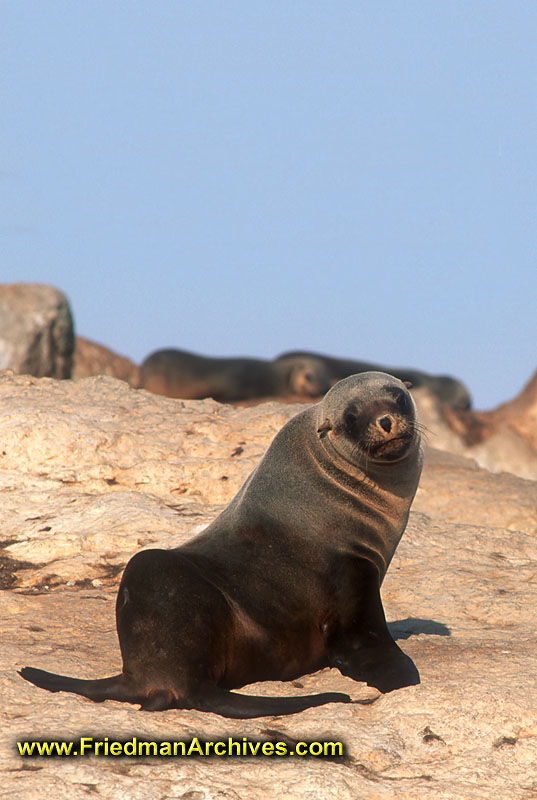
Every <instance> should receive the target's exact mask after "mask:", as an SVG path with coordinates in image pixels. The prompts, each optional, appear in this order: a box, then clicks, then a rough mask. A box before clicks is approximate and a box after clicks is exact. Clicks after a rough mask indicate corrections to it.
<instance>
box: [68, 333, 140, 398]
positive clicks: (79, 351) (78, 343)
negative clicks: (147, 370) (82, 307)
mask: <svg viewBox="0 0 537 800" xmlns="http://www.w3.org/2000/svg"><path fill="white" fill-rule="evenodd" d="M92 375H110V376H111V377H112V378H119V380H122V381H126V382H127V383H130V385H131V386H134V387H137V386H139V385H140V370H139V368H138V367H137V365H136V364H135V363H134V362H133V361H131V360H130V359H128V358H125V356H120V355H118V354H117V353H114V352H113V351H112V350H109V349H108V347H104V346H103V345H102V344H97V343H96V342H91V341H90V340H89V339H84V337H83V336H77V337H76V338H75V352H74V357H73V371H72V377H73V378H89V377H91V376H92Z"/></svg>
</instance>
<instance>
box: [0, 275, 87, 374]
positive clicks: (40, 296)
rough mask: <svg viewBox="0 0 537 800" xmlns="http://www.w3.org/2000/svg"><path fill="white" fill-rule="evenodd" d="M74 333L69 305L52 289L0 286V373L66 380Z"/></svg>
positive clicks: (27, 284)
mask: <svg viewBox="0 0 537 800" xmlns="http://www.w3.org/2000/svg"><path fill="white" fill-rule="evenodd" d="M73 348H74V333H73V319H72V316H71V310H70V308H69V302H68V300H67V298H66V297H65V295H64V294H62V292H60V291H58V289H54V288H53V287H52V286H43V285H41V284H37V283H13V284H7V285H2V286H0V369H12V370H13V371H14V372H19V373H21V374H28V375H36V376H37V377H44V376H48V377H51V378H59V379H61V378H69V377H70V376H71V367H72V360H73Z"/></svg>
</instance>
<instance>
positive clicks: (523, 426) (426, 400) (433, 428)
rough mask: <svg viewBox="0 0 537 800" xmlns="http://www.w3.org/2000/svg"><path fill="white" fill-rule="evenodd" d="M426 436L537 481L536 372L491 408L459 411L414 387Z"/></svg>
mask: <svg viewBox="0 0 537 800" xmlns="http://www.w3.org/2000/svg"><path fill="white" fill-rule="evenodd" d="M412 393H413V395H414V399H415V400H416V403H417V406H418V409H419V412H420V420H421V422H422V424H423V425H424V426H425V436H426V439H427V441H428V442H429V443H430V444H431V445H433V446H434V447H437V448H439V449H441V450H447V451H449V452H451V453H459V454H461V455H465V456H467V457H468V458H473V459H475V460H476V461H477V463H478V464H479V465H480V466H482V467H485V469H488V470H491V471H492V472H504V471H507V472H512V473H513V474H514V475H519V476H520V477H521V478H529V479H530V480H537V373H536V374H535V375H534V376H533V378H532V379H531V380H530V382H529V383H528V385H527V386H526V387H525V388H524V389H523V391H522V392H521V393H520V394H518V395H517V396H516V397H514V398H513V399H512V400H510V401H509V402H508V403H504V404H503V405H501V406H499V407H498V408H496V409H493V410H492V411H472V410H470V409H469V410H466V411H461V410H458V409H454V408H451V407H450V406H448V405H446V404H441V403H439V402H438V400H437V399H436V398H435V397H434V396H433V395H431V393H430V392H428V391H427V389H421V388H418V389H415V390H413V392H412Z"/></svg>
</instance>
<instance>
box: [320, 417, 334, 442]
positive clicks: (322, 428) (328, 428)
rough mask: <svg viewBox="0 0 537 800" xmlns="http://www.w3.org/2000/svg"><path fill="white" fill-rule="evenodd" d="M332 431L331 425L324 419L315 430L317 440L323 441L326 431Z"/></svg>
mask: <svg viewBox="0 0 537 800" xmlns="http://www.w3.org/2000/svg"><path fill="white" fill-rule="evenodd" d="M331 430H332V424H331V422H330V420H329V419H325V421H324V422H323V424H322V425H319V427H318V428H317V433H318V434H319V439H324V437H325V436H326V434H327V433H328V431H331Z"/></svg>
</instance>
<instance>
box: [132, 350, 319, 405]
mask: <svg viewBox="0 0 537 800" xmlns="http://www.w3.org/2000/svg"><path fill="white" fill-rule="evenodd" d="M331 385H332V382H331V381H330V380H329V378H328V374H327V370H326V368H325V366H324V364H323V363H322V362H321V361H319V360H318V359H311V358H309V356H307V355H306V356H302V355H299V356H296V357H295V356H291V357H290V358H288V359H285V360H283V361H281V362H280V361H267V360H264V359H260V358H209V357H207V356H201V355H197V354H196V353H189V352H187V351H186V350H176V349H167V350H157V351H156V352H154V353H152V354H151V355H149V356H148V357H147V358H146V359H145V360H144V361H143V362H142V365H141V367H140V384H139V388H142V389H147V390H148V391H150V392H153V393H154V394H163V395H166V396H167V397H178V398H179V397H180V398H183V399H190V400H196V399H200V398H203V397H212V398H214V400H218V402H220V403H233V402H240V401H244V400H253V399H258V398H262V397H287V396H289V395H296V396H298V397H306V398H312V397H321V396H322V395H323V394H325V392H326V391H327V390H328V389H329V388H330V386H331Z"/></svg>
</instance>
